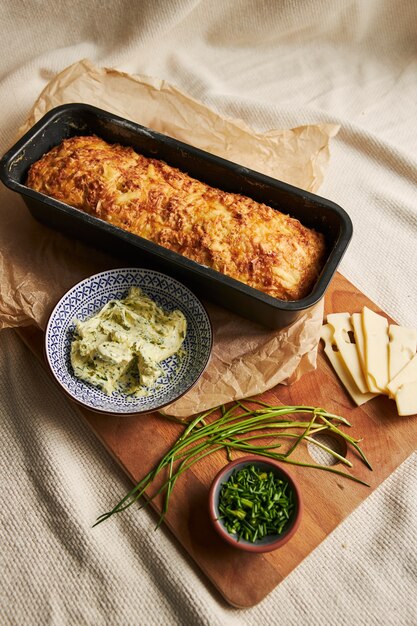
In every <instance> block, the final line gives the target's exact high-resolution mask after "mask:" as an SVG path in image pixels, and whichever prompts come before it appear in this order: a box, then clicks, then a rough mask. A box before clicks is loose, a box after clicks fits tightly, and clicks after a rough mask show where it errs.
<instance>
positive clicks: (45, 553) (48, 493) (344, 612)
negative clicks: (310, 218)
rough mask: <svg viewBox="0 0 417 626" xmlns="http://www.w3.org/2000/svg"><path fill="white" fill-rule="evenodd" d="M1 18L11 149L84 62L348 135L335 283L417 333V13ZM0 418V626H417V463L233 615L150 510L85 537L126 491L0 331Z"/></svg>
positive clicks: (373, 2) (157, 11)
mask: <svg viewBox="0 0 417 626" xmlns="http://www.w3.org/2000/svg"><path fill="white" fill-rule="evenodd" d="M0 11H1V14H0V24H1V25H2V32H1V37H0V46H1V52H2V54H1V56H0V59H1V60H0V63H1V83H0V106H1V109H0V110H1V113H2V116H1V123H0V151H1V152H2V153H3V152H4V150H5V149H6V147H8V146H9V145H10V143H11V142H12V140H13V137H14V135H15V134H16V131H17V129H18V127H19V126H20V125H21V124H22V123H23V122H24V120H25V118H26V116H27V114H28V111H29V109H30V107H31V105H32V104H33V102H34V100H35V99H36V97H37V96H38V94H39V92H40V91H41V89H42V88H43V87H44V86H45V84H46V82H47V81H48V80H49V79H50V78H51V77H52V76H54V75H55V74H56V73H57V72H58V71H60V70H62V69H63V68H64V67H66V66H67V65H69V64H71V63H73V62H75V61H77V60H79V59H82V58H86V57H89V58H90V59H91V60H92V61H93V62H94V63H95V64H96V65H106V66H113V67H117V68H118V69H121V70H124V71H128V72H132V73H141V74H148V75H152V76H156V77H158V78H162V79H166V80H168V81H169V82H171V83H173V84H175V85H177V86H178V87H179V88H181V89H182V90H184V91H186V92H187V93H189V94H190V95H191V96H193V97H195V98H197V99H199V100H201V101H203V102H204V103H205V104H207V105H208V106H210V107H212V108H213V109H215V110H217V111H219V112H220V113H222V114H225V115H229V116H231V117H235V118H241V119H243V120H244V121H245V122H246V123H247V124H249V125H250V126H252V127H253V128H255V129H257V130H260V131H265V130H268V129H270V128H290V127H294V126H299V125H301V124H314V123H318V122H332V123H340V124H341V126H342V128H341V131H340V132H339V134H338V135H337V137H336V138H335V139H333V140H332V144H331V150H332V157H331V162H330V168H329V171H328V173H327V176H326V179H325V182H324V185H323V186H322V187H321V190H320V193H321V195H323V196H325V197H328V198H330V199H332V200H334V201H335V202H337V203H339V204H341V205H342V206H343V207H344V208H345V209H346V210H347V211H348V212H349V214H350V215H351V217H352V220H353V223H354V229H355V234H354V239H353V242H352V244H351V246H350V248H349V250H348V252H347V254H346V256H345V258H344V260H343V262H342V266H341V271H342V272H343V274H344V275H345V276H346V277H347V278H348V279H350V280H351V281H352V282H353V283H355V284H356V285H357V286H358V287H359V288H360V289H361V290H362V291H364V292H365V293H366V294H367V295H368V296H370V297H371V298H372V299H373V300H374V301H375V302H376V303H377V304H378V305H379V306H381V307H382V308H383V309H384V310H385V311H386V312H387V313H389V314H390V315H391V316H392V317H394V318H395V319H396V320H397V321H398V322H400V323H402V324H405V325H410V326H417V315H416V310H417V295H416V275H417V152H416V146H417V122H416V120H417V4H416V3H415V2H414V1H413V0H409V1H405V0H404V1H401V0H400V1H398V2H395V1H393V0H392V1H390V0H362V1H360V0H357V1H356V2H355V1H352V2H346V1H344V0H333V1H327V0H318V1H314V2H313V1H310V2H309V1H305V2H302V1H301V0H299V1H297V0H293V1H292V2H289V1H287V0H275V1H273V0H270V1H261V0H259V1H258V2H257V1H253V0H251V1H249V0H234V1H233V0H229V1H223V2H221V1H220V0H219V1H218V2H215V1H212V2H198V1H197V0H169V1H165V2H162V1H160V2H141V3H139V2H138V3H135V2H127V1H125V2H124V1H122V0H120V1H116V0H114V1H110V0H107V1H105V2H98V1H97V2H85V1H81V0H74V1H73V2H71V3H65V2H63V1H62V0H57V1H56V2H54V3H47V2H25V3H21V2H12V0H4V1H3V2H2V3H1V5H0ZM9 193H10V192H7V191H6V190H5V189H3V188H2V189H1V191H0V194H1V195H0V202H1V203H3V202H4V199H5V198H6V195H7V199H8V203H9V201H10V196H9V195H8V194H9ZM16 210H24V209H23V208H22V205H21V203H19V202H18V200H16ZM2 216H3V217H2V219H3V220H5V221H6V222H7V215H3V214H2ZM2 226H3V224H0V228H1V227H2ZM1 271H2V268H0V272H1ZM0 415H1V422H0V424H1V425H0V428H1V441H2V451H1V456H0V480H1V494H2V506H1V512H0V529H1V550H0V624H2V625H3V624H13V625H14V624H16V625H19V626H22V625H25V624H28V625H32V624H58V625H59V624H77V625H78V624H80V625H81V624H91V625H95V624H97V625H101V624H112V625H113V624H114V625H116V624H117V625H118V624H120V625H122V624H123V625H124V624H309V625H310V624H314V625H315V624H337V623H338V624H395V625H396V624H404V625H409V624H417V601H416V591H417V540H416V534H415V528H416V526H417V493H416V487H417V482H416V478H415V476H416V474H417V456H416V455H413V456H412V457H410V458H409V459H408V460H407V461H406V462H405V463H404V464H403V465H402V466H401V467H400V468H399V469H398V470H397V471H396V472H395V473H394V474H393V475H392V476H391V477H390V478H389V479H388V480H387V481H386V482H385V483H384V484H383V485H382V486H381V487H380V488H379V489H378V490H377V491H376V492H374V493H373V494H372V495H371V496H370V497H369V498H368V499H367V500H366V501H365V502H364V503H363V504H362V505H361V506H360V507H359V508H358V509H357V510H356V511H355V512H354V513H353V514H352V515H351V516H350V517H349V518H348V519H347V520H346V521H345V522H344V523H343V524H341V525H340V526H339V527H338V528H337V529H336V531H335V532H333V533H332V535H331V536H330V537H328V538H327V539H326V540H325V541H324V542H323V543H322V544H321V545H320V546H319V548H318V549H316V550H315V552H314V553H313V554H311V555H310V556H309V557H308V558H307V559H306V560H305V561H304V562H303V563H302V564H301V565H300V566H299V567H298V568H297V569H296V570H295V571H294V572H293V573H292V574H291V575H290V576H289V577H288V578H287V579H286V580H285V581H284V582H283V583H282V584H281V585H280V586H279V587H277V588H276V589H275V590H274V591H273V592H272V593H271V594H270V595H269V596H268V597H267V598H266V599H265V600H264V601H263V602H262V603H261V604H259V605H258V606H256V607H254V608H252V609H247V610H236V609H231V608H230V607H228V606H226V605H225V603H224V602H223V601H222V600H221V599H220V597H219V595H218V594H217V593H216V592H215V591H214V590H213V589H212V587H211V586H210V584H208V583H207V581H206V579H205V578H204V576H203V575H202V574H201V573H200V572H199V570H198V569H197V568H196V567H195V566H194V565H193V563H192V562H191V561H190V559H189V558H188V556H187V555H186V554H184V553H183V552H182V550H181V549H180V548H179V547H178V545H177V543H176V542H175V541H174V540H173V538H172V537H171V536H170V535H169V533H168V532H166V531H165V530H164V529H161V530H159V531H158V532H154V530H153V529H154V524H155V519H154V517H153V515H152V514H151V513H150V512H147V511H142V512H140V513H138V512H137V511H133V510H130V511H129V512H127V513H125V514H124V515H122V516H120V517H118V518H117V519H113V520H111V521H110V522H109V523H107V524H103V525H102V526H100V527H98V528H96V529H95V530H94V531H92V530H91V524H92V521H93V520H94V518H95V516H96V515H97V513H98V512H102V511H105V510H108V508H109V507H110V506H111V505H112V504H113V503H114V502H115V501H116V500H117V499H118V498H119V497H120V496H121V495H123V494H124V493H125V492H126V490H127V489H128V487H129V481H128V479H127V478H126V477H125V476H124V474H123V473H122V471H121V470H120V469H119V468H118V467H117V466H116V464H115V463H114V462H113V461H112V460H111V459H110V457H109V456H108V454H107V453H106V452H105V451H104V449H103V448H102V446H101V444H100V443H99V442H98V441H97V440H96V439H95V437H94V436H93V435H92V434H91V432H90V431H89V430H88V428H87V426H86V425H85V424H84V423H83V421H82V419H81V418H80V417H79V415H78V413H77V411H76V409H75V408H74V407H73V406H72V405H70V404H69V403H68V402H67V400H66V399H65V398H64V397H63V395H62V394H61V393H60V391H59V390H58V389H57V388H56V387H55V386H54V385H53V384H52V382H51V380H50V379H49V377H48V375H47V374H46V373H45V372H44V371H43V369H42V368H41V366H40V365H39V364H38V363H37V362H36V361H35V359H34V358H33V357H32V355H31V354H30V353H29V352H28V350H27V349H26V348H25V347H24V346H23V344H22V343H21V342H20V340H19V339H18V337H17V335H16V334H15V332H14V331H13V330H5V331H2V332H1V333H0ZM416 443H417V442H416Z"/></svg>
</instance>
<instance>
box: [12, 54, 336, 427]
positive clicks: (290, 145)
mask: <svg viewBox="0 0 417 626" xmlns="http://www.w3.org/2000/svg"><path fill="white" fill-rule="evenodd" d="M69 102H84V103H88V104H92V105H95V106H98V107H101V108H103V109H106V110H108V111H111V112H113V113H116V114H117V115H120V116H122V117H126V118H128V119H131V120H133V121H136V122H138V123H140V124H142V125H144V126H148V127H150V128H153V129H154V130H157V131H160V132H163V133H165V134H167V135H170V136H172V137H174V138H176V139H180V140H182V141H184V142H186V143H189V144H192V145H194V146H197V147H198V148H201V149H203V150H207V151H209V152H211V153H213V154H217V155H219V156H221V157H224V158H227V159H229V160H232V161H235V162H238V163H240V164H242V165H245V166H247V167H250V168H251V169H254V170H257V171H260V172H263V173H265V174H268V175H271V176H273V177H275V178H278V179H280V180H284V181H286V182H289V183H291V184H294V185H296V186H298V187H301V188H304V189H307V190H310V191H317V189H318V187H319V185H320V183H321V181H322V180H323V175H324V171H325V168H326V165H327V163H328V160H329V145H328V144H329V139H330V137H332V136H334V135H335V134H336V133H337V131H338V129H339V127H338V126H336V125H333V124H320V125H315V126H300V127H298V128H294V129H291V130H271V131H269V132H267V133H263V134H260V133H256V132H254V131H253V130H251V129H250V128H249V127H248V126H246V125H245V124H244V123H243V122H242V121H240V120H232V119H228V118H225V117H222V116H220V115H218V114H217V113H215V112H214V111H212V110H210V109H209V108H208V107H206V106H205V105H203V104H202V103H200V102H197V101H196V100H194V99H192V98H191V97H189V96H187V95H186V94H184V93H182V92H181V91H180V90H178V89H177V88H175V87H173V86H172V85H169V84H168V83H166V82H165V81H163V80H158V79H154V78H149V77H144V76H131V75H128V74H125V73H123V72H119V71H117V70H114V69H107V68H96V67H95V66H94V65H93V64H92V63H91V62H90V61H87V60H83V61H80V62H77V63H75V64H74V65H71V66H70V67H68V68H67V69H65V70H64V71H63V72H61V73H60V74H58V75H57V76H56V77H55V78H54V79H53V80H52V81H50V82H49V83H48V85H47V86H46V87H45V89H44V91H43V92H42V94H41V95H40V97H39V98H38V100H37V102H36V103H35V105H34V107H33V109H32V111H31V113H30V115H29V118H28V121H27V123H26V124H25V125H24V126H23V127H22V128H21V129H20V131H19V135H22V134H23V133H24V132H26V130H28V129H29V128H30V127H31V126H32V125H33V124H34V123H35V122H36V121H37V120H38V119H40V118H41V117H42V115H44V114H45V113H46V112H47V111H49V110H50V109H51V108H53V107H55V106H58V105H60V104H65V103H69ZM15 139H16V138H13V139H12V140H11V142H10V143H11V144H12V143H13V141H14V140H15ZM3 198H4V201H2V203H1V209H0V210H1V213H2V216H1V220H2V221H1V224H2V227H1V231H0V272H1V283H0V328H1V327H3V328H4V327H7V326H22V325H29V324H35V325H37V326H39V327H40V328H42V329H43V328H44V327H45V325H46V322H47V319H48V316H49V314H50V312H51V310H52V308H53V307H54V305H55V304H56V302H57V301H58V300H59V298H60V297H61V296H62V295H63V294H64V293H65V291H67V289H68V288H69V287H71V286H72V285H73V284H75V283H76V282H78V281H79V280H82V279H83V278H85V277H86V276H89V275H90V274H93V273H95V272H99V271H102V270H104V269H107V268H110V267H118V266H119V267H120V266H122V265H123V263H122V262H120V260H117V259H115V258H112V257H110V256H107V255H104V254H102V253H99V252H96V251H95V250H94V251H92V250H91V249H90V248H88V247H87V246H85V245H83V244H81V243H79V242H77V241H73V240H71V239H69V238H67V237H65V236H63V235H61V234H59V233H56V232H54V231H52V230H50V229H48V228H46V227H45V226H41V225H40V224H38V223H37V222H35V221H34V220H33V219H32V218H31V217H30V215H29V214H28V212H27V210H26V209H25V208H24V206H23V203H22V201H21V200H20V199H19V197H18V196H17V195H16V194H13V193H11V192H8V191H5V190H2V199H3ZM205 304H206V306H207V308H208V311H209V315H210V317H211V320H212V323H213V328H214V348H213V354H212V358H211V360H210V363H209V366H208V368H207V369H206V371H205V372H204V374H203V376H202V377H201V379H200V380H199V382H198V383H197V385H196V386H195V387H194V388H193V389H192V390H190V391H189V392H188V393H187V394H186V395H185V396H184V397H183V398H181V399H180V400H178V401H177V402H175V403H174V404H172V405H171V406H170V407H168V409H167V410H166V411H167V412H168V413H170V414H172V415H177V416H187V415H190V414H193V413H196V412H198V411H201V410H204V409H206V408H211V407H213V406H216V405H218V404H222V403H225V402H228V401H230V400H233V399H238V398H243V397H247V396H249V395H254V394H258V393H262V392H264V391H266V390H268V389H271V388H272V387H274V386H275V385H277V384H278V383H288V382H291V381H292V380H295V379H298V378H299V377H300V376H301V375H302V374H304V373H305V372H307V371H309V370H311V369H313V368H314V367H315V363H316V355H317V344H318V336H319V329H320V326H321V323H322V318H323V303H322V302H321V303H319V304H318V305H316V306H315V307H314V308H313V309H311V310H310V311H308V312H307V313H305V314H304V315H303V316H302V317H300V318H299V319H298V320H297V322H296V323H294V324H293V325H291V326H290V327H289V328H287V329H285V330H282V331H270V330H266V329H264V328H263V327H261V326H259V325H257V324H254V323H252V322H249V321H247V320H244V319H242V318H240V317H238V316H235V315H233V314H231V313H229V312H226V311H225V310H223V309H221V308H219V307H217V306H215V305H212V304H210V303H205Z"/></svg>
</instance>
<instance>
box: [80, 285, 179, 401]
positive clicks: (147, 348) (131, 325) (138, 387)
mask: <svg viewBox="0 0 417 626" xmlns="http://www.w3.org/2000/svg"><path fill="white" fill-rule="evenodd" d="M186 330H187V321H186V319H185V317H184V314H183V313H182V312H181V311H179V310H175V311H172V312H166V311H163V310H162V309H161V308H160V307H158V305H157V304H156V303H155V302H154V301H153V300H152V299H151V298H149V297H148V296H147V295H145V294H144V293H143V292H142V290H141V289H139V288H138V287H131V289H130V290H129V293H128V295H127V297H126V298H124V299H122V300H111V301H110V302H108V303H107V304H106V305H105V306H104V307H103V308H102V309H101V310H100V311H99V312H98V313H96V314H95V315H93V316H92V317H90V318H89V319H88V320H86V321H85V322H81V321H79V320H76V328H75V333H74V340H73V342H72V344H71V364H72V367H73V370H74V374H75V376H77V378H81V379H82V380H84V381H86V382H88V383H91V384H92V385H95V386H97V387H100V388H101V389H102V390H103V391H104V392H105V393H107V394H109V395H110V394H111V393H112V392H113V391H121V392H123V393H127V394H130V395H145V394H147V393H148V392H149V390H150V387H152V386H153V385H154V384H155V383H156V381H157V379H158V378H159V377H160V376H161V375H163V370H162V367H161V365H160V363H161V362H162V361H163V360H164V359H167V358H168V357H170V356H172V355H173V354H176V353H177V352H178V351H179V350H180V348H181V346H182V344H183V341H184V339H185V334H186Z"/></svg>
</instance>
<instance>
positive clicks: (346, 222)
mask: <svg viewBox="0 0 417 626" xmlns="http://www.w3.org/2000/svg"><path fill="white" fill-rule="evenodd" d="M68 110H74V111H83V110H84V111H88V112H91V113H93V114H96V115H98V114H100V115H101V116H103V115H105V116H108V117H109V118H110V119H112V120H113V121H115V122H116V123H117V122H119V123H122V124H123V125H124V126H125V127H129V128H130V129H131V130H132V131H133V132H135V133H140V134H145V135H147V136H151V137H153V138H155V139H156V140H158V141H161V142H162V143H165V144H167V145H169V146H172V147H175V148H180V149H183V150H184V151H186V152H188V153H189V154H192V155H194V156H196V157H199V158H200V159H205V160H206V161H209V162H213V163H215V164H219V163H220V164H221V165H223V166H224V167H226V168H232V169H235V170H238V171H239V173H242V174H245V175H248V174H249V175H250V176H251V177H252V178H253V179H254V180H255V181H257V182H259V183H261V184H263V185H272V186H274V187H281V188H284V189H285V190H286V191H289V192H290V193H294V194H295V195H297V196H298V197H301V198H304V199H306V200H309V201H311V202H312V203H314V204H318V205H320V204H321V205H322V206H326V207H327V208H331V209H332V210H333V211H334V212H335V213H336V214H337V215H338V216H339V219H340V222H339V234H338V238H337V239H336V240H335V241H334V242H333V245H332V249H331V250H330V253H329V255H328V256H327V258H326V260H325V263H324V265H323V268H322V271H321V273H320V275H319V278H318V279H317V281H316V283H315V285H314V286H313V288H312V290H311V291H310V293H309V294H308V295H307V296H305V297H304V298H301V299H298V300H281V299H279V298H274V297H273V296H270V295H268V294H266V293H264V292H262V291H260V290H257V289H255V288H253V287H250V286H249V285H246V284H245V283H243V282H240V281H238V280H236V279H233V278H231V277H229V276H226V275H225V274H222V273H221V272H218V271H216V270H214V269H212V268H210V267H208V266H204V265H201V264H199V263H197V262H196V261H193V260H192V259H188V258H187V257H185V256H183V255H181V254H179V253H176V252H174V251H172V250H169V249H168V248H164V247H163V246H160V245H159V244H156V243H153V242H151V241H148V240H146V239H144V238H142V237H139V236H138V235H135V234H133V233H129V232H128V231H125V230H123V229H121V228H118V227H116V226H114V225H112V224H109V223H108V222H106V221H104V220H101V219H100V218H97V217H94V216H90V215H88V214H87V213H84V212H82V211H80V210H79V209H76V208H74V207H71V206H70V205H68V204H66V203H63V202H60V201H58V200H55V199H54V198H51V197H50V196H47V195H45V194H42V193H39V192H36V191H34V190H33V189H31V188H30V187H27V186H26V185H24V184H23V183H20V182H17V181H16V180H14V179H13V178H12V177H11V175H10V171H11V170H12V167H13V164H14V163H15V162H18V160H20V158H22V156H23V155H20V157H17V155H18V154H19V153H20V152H22V151H24V149H25V145H26V143H27V142H28V141H29V140H32V139H33V137H34V136H36V134H38V133H39V132H41V131H42V130H43V129H44V128H47V127H48V126H49V125H50V124H51V123H54V122H55V121H56V122H58V121H59V116H60V114H61V113H66V112H68ZM0 179H1V180H2V182H3V183H4V184H5V185H6V186H7V187H9V188H10V189H12V190H14V191H16V192H18V193H20V194H21V195H23V196H27V197H29V198H32V199H34V200H38V201H40V202H42V203H46V204H48V205H49V206H52V207H54V208H55V209H57V210H59V211H61V212H63V213H66V214H67V215H70V216H73V217H75V218H77V220H79V221H81V222H82V221H84V220H86V221H87V222H88V223H90V224H91V225H94V226H97V227H99V228H100V229H101V230H105V231H107V232H109V233H112V234H114V235H115V236H117V237H119V238H122V239H125V240H127V241H129V242H130V243H132V244H134V245H135V244H136V245H138V244H140V246H139V245H138V247H142V248H144V249H145V251H147V252H150V253H151V254H153V255H156V256H157V257H159V258H165V259H167V258H171V259H172V260H173V261H174V262H175V263H176V265H177V266H180V267H182V268H183V269H186V270H188V271H193V272H194V273H196V274H199V275H200V276H204V277H210V278H211V279H213V280H215V281H217V282H222V283H223V284H224V285H226V286H228V287H230V288H233V289H234V290H237V291H239V292H240V293H242V294H244V295H246V296H250V297H251V298H253V299H256V300H258V301H260V302H262V303H263V304H265V305H267V306H271V307H273V308H275V309H276V310H277V311H279V310H282V311H288V312H298V311H303V310H306V309H308V308H310V307H312V306H314V305H315V304H316V303H317V302H318V301H319V300H321V299H322V298H323V297H324V295H325V292H326V290H327V288H328V286H329V283H330V281H331V278H332V276H333V274H334V272H335V271H336V269H337V267H338V265H339V263H340V261H341V259H342V257H343V255H344V254H345V252H346V249H347V246H348V243H349V241H350V239H351V237H352V232H353V227H352V222H351V219H350V217H349V215H348V214H347V212H346V211H345V210H344V209H343V208H342V207H341V206H339V205H338V204H336V203H334V202H332V201H331V200H328V199H326V198H322V197H321V196H318V195H316V194H313V193H311V192H308V191H305V190H303V189H300V188H299V187H294V186H293V185H290V184H289V183H285V182H283V181H280V180H278V179H275V178H272V177H269V176H267V175H265V174H262V173H260V172H257V171H255V170H250V169H249V168H246V167H244V166H240V165H239V164H236V163H234V162H232V161H228V160H227V159H223V158H222V157H218V156H217V155H213V154H211V153H209V152H205V151H204V150H201V149H199V148H195V147H193V146H191V145H189V144H185V143H183V142H181V141H179V140H176V139H174V138H171V137H169V136H167V135H164V134H162V133H159V132H158V131H154V130H151V129H148V128H146V127H144V126H141V125H140V124H138V123H136V122H132V121H130V120H127V119H126V118H122V117H120V116H118V115H115V114H113V113H110V112H107V111H105V110H103V109H99V108H97V107H94V106H92V105H88V104H84V103H70V104H63V105H60V106H58V107H55V108H54V109H51V110H50V111H49V112H47V113H46V114H45V115H44V116H43V117H42V118H41V119H40V120H39V121H38V122H36V123H35V124H34V125H33V126H32V127H31V128H30V129H29V130H28V131H27V132H26V133H25V135H23V136H22V137H21V138H20V139H19V140H18V141H17V142H16V143H15V144H14V145H13V146H12V147H11V148H10V149H9V150H8V151H7V152H6V154H4V156H3V158H2V159H1V161H0Z"/></svg>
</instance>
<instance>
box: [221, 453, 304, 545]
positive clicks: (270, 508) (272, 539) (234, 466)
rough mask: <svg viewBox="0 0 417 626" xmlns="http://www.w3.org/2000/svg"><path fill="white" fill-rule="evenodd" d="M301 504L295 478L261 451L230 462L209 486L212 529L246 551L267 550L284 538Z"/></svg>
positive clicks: (290, 532) (293, 528)
mask: <svg viewBox="0 0 417 626" xmlns="http://www.w3.org/2000/svg"><path fill="white" fill-rule="evenodd" d="M302 509H303V505H302V500H301V494H300V490H299V488H298V485H297V483H296V482H295V481H294V479H293V478H292V477H291V476H290V474H289V473H288V472H287V471H286V470H284V469H283V467H282V466H281V465H280V464H279V463H277V462H276V461H274V460H273V459H268V458H266V457H262V456H255V455H252V456H245V457H242V458H240V459H237V460H236V461H232V462H231V463H229V464H228V465H226V466H225V467H224V468H223V469H222V470H221V471H220V472H219V473H218V474H217V476H216V477H215V479H214V481H213V483H212V485H211V488H210V494H209V511H210V518H211V520H212V522H213V525H214V528H215V530H216V531H217V533H218V534H219V535H220V536H221V537H222V538H223V539H224V540H225V541H227V542H228V543H229V544H230V545H232V546H234V547H236V548H239V549H241V550H246V551H247V552H270V551H272V550H276V549H277V548H280V547H281V546H283V545H284V544H285V543H287V541H289V540H290V539H291V537H292V536H293V535H294V533H295V532H296V530H297V528H298V526H299V524H300V521H301V516H302Z"/></svg>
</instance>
